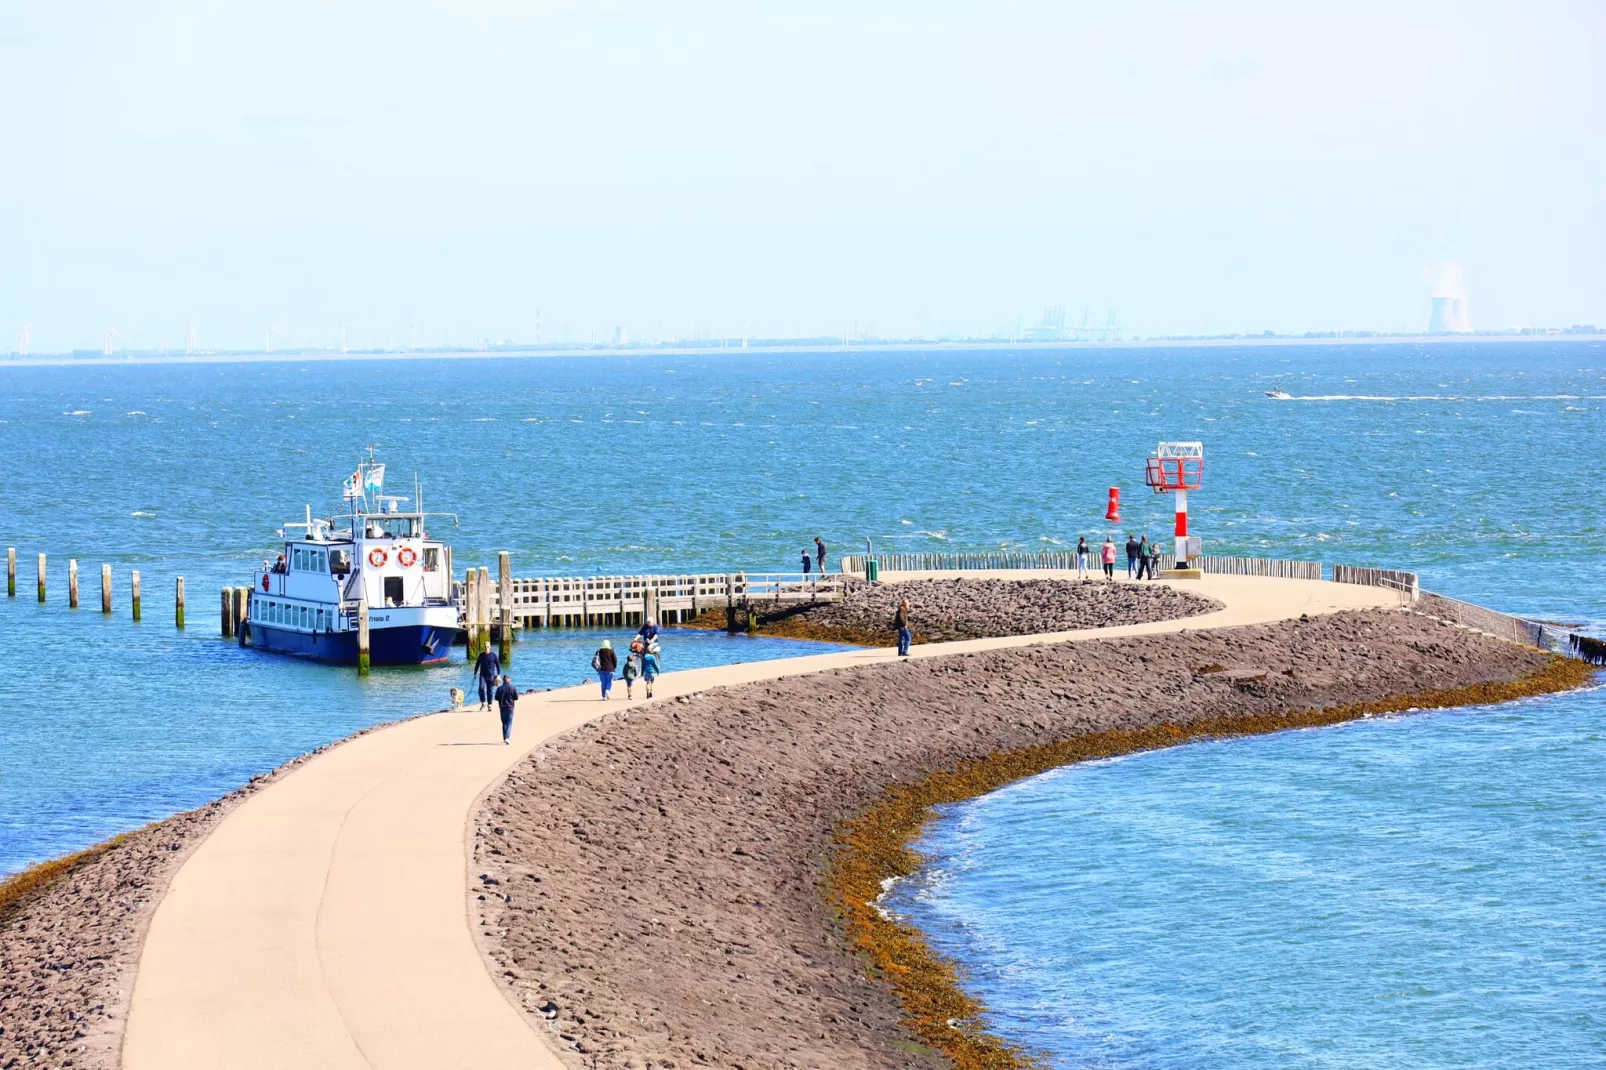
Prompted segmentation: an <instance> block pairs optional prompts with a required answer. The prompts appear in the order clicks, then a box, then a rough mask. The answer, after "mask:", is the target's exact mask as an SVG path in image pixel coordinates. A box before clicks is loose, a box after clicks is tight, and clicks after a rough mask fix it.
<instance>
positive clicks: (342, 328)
mask: <svg viewBox="0 0 1606 1070" xmlns="http://www.w3.org/2000/svg"><path fill="white" fill-rule="evenodd" d="M340 351H341V352H342V353H344V352H345V351H346V324H345V322H344V321H342V322H341V324H340Z"/></svg>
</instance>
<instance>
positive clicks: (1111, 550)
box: [1103, 535, 1115, 580]
mask: <svg viewBox="0 0 1606 1070" xmlns="http://www.w3.org/2000/svg"><path fill="white" fill-rule="evenodd" d="M1103 557H1104V578H1105V579H1107V580H1113V579H1115V536H1114V535H1106V536H1104V554H1103Z"/></svg>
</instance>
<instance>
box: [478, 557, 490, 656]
mask: <svg viewBox="0 0 1606 1070" xmlns="http://www.w3.org/2000/svg"><path fill="white" fill-rule="evenodd" d="M490 647H491V570H490V567H488V566H480V649H482V651H488V649H490Z"/></svg>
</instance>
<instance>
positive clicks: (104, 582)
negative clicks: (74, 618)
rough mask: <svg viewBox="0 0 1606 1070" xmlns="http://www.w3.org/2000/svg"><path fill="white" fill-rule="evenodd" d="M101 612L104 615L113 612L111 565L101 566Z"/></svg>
mask: <svg viewBox="0 0 1606 1070" xmlns="http://www.w3.org/2000/svg"><path fill="white" fill-rule="evenodd" d="M100 611H101V612H102V613H110V612H111V611H112V567H111V566H110V565H102V566H100Z"/></svg>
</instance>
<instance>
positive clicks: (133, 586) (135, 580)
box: [128, 568, 139, 620]
mask: <svg viewBox="0 0 1606 1070" xmlns="http://www.w3.org/2000/svg"><path fill="white" fill-rule="evenodd" d="M128 586H129V590H131V591H132V592H133V596H134V619H135V620H139V569H137V568H136V569H135V570H134V574H133V575H132V576H130V577H129V579H128Z"/></svg>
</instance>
